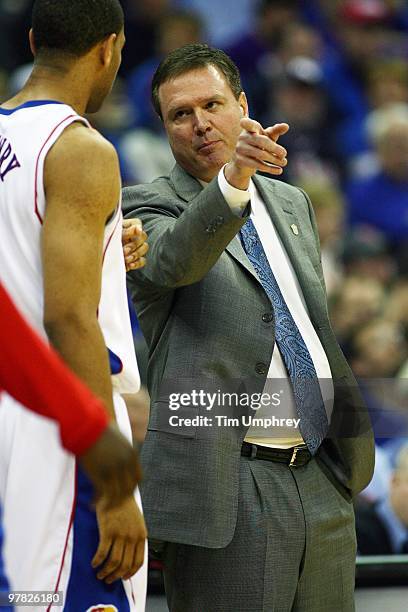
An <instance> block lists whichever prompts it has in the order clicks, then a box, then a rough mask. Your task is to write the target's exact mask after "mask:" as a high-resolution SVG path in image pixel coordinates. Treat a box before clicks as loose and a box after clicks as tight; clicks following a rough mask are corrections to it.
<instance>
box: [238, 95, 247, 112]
mask: <svg viewBox="0 0 408 612" xmlns="http://www.w3.org/2000/svg"><path fill="white" fill-rule="evenodd" d="M238 103H239V107H240V110H241V117H249V111H248V100H247V97H246V95H245V93H244V92H243V91H241V93H240V94H239V98H238Z"/></svg>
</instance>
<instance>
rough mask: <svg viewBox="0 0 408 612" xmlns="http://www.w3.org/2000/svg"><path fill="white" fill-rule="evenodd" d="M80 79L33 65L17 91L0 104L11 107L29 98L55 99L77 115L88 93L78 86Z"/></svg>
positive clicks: (84, 106) (84, 105) (85, 103)
mask: <svg viewBox="0 0 408 612" xmlns="http://www.w3.org/2000/svg"><path fill="white" fill-rule="evenodd" d="M80 82H81V80H80V79H78V75H76V78H73V77H72V76H71V73H70V72H62V71H60V70H55V69H53V68H51V67H35V68H34V70H33V72H32V73H31V75H30V77H29V79H28V81H27V83H26V84H25V85H24V87H23V88H22V89H21V91H19V93H18V94H17V95H16V96H14V97H13V98H11V99H10V100H8V101H7V102H6V103H5V104H3V105H2V106H3V107H4V108H13V107H16V106H20V105H21V104H24V103H25V102H28V101H31V100H55V101H56V102H63V103H64V104H68V105H69V106H71V107H72V108H73V109H74V110H75V111H76V112H77V113H78V114H79V115H83V114H84V113H85V109H86V106H87V101H88V95H87V92H86V91H85V90H81V88H79V87H78V83H80Z"/></svg>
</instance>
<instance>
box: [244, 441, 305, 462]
mask: <svg viewBox="0 0 408 612" xmlns="http://www.w3.org/2000/svg"><path fill="white" fill-rule="evenodd" d="M241 455H242V456H243V457H249V458H250V459H263V460H264V461H277V462H278V463H285V464H286V465H288V466H289V467H300V466H302V465H306V463H307V462H308V461H310V459H311V458H312V455H311V454H310V451H309V450H308V448H307V446H306V445H302V446H292V448H271V447H270V446H260V445H259V444H249V443H248V442H243V443H242V447H241Z"/></svg>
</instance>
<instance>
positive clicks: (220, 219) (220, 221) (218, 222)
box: [215, 215, 224, 225]
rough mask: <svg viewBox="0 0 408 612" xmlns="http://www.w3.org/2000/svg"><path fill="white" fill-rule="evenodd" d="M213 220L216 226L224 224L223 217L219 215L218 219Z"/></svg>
mask: <svg viewBox="0 0 408 612" xmlns="http://www.w3.org/2000/svg"><path fill="white" fill-rule="evenodd" d="M215 220H216V222H217V224H218V225H222V223H224V217H221V215H219V216H218V217H215Z"/></svg>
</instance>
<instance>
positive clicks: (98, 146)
mask: <svg viewBox="0 0 408 612" xmlns="http://www.w3.org/2000/svg"><path fill="white" fill-rule="evenodd" d="M59 145H60V148H61V150H62V151H66V152H67V153H70V154H74V153H77V152H78V151H80V152H81V157H82V156H84V155H92V156H93V157H95V159H94V160H93V161H94V162H97V161H98V160H97V156H99V155H102V156H103V157H104V158H109V157H112V158H116V157H117V154H116V151H115V148H114V146H113V145H112V144H111V143H110V142H109V141H108V140H106V138H104V137H103V136H102V134H100V133H99V132H98V131H97V130H95V129H93V128H92V127H89V126H87V125H85V124H83V123H80V122H79V121H75V122H74V123H72V124H71V125H69V126H68V127H67V128H65V130H64V131H63V133H62V134H61V137H60V139H59Z"/></svg>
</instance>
